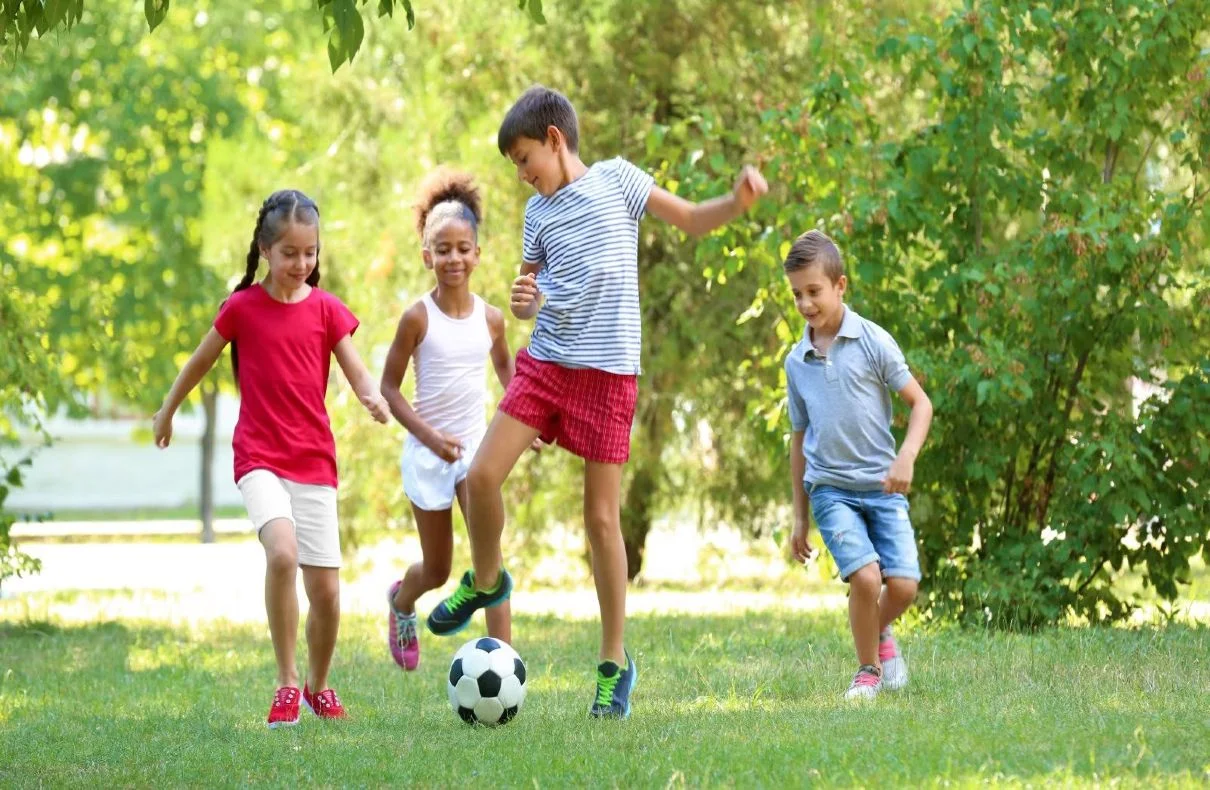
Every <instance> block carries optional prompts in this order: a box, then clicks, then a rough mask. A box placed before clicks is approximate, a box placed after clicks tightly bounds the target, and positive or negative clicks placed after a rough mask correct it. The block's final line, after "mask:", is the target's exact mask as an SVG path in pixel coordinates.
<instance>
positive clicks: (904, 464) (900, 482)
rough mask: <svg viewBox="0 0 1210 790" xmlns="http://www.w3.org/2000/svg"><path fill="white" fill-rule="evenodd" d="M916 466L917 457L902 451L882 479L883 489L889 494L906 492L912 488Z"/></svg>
mask: <svg viewBox="0 0 1210 790" xmlns="http://www.w3.org/2000/svg"><path fill="white" fill-rule="evenodd" d="M915 466H916V463H915V459H913V458H911V457H910V456H905V455H903V454H902V453H900V454H899V455H898V456H897V457H896V458H895V461H894V463H892V464H891V469H890V471H889V472H887V476H886V479H885V480H883V481H882V490H883V492H885V493H887V494H906V493H908V492H909V491H911V490H912V470H913V469H914V467H915Z"/></svg>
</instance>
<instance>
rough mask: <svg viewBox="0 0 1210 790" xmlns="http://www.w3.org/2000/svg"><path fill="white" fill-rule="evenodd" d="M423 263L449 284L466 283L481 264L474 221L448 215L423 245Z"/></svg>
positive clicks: (460, 284) (439, 281) (443, 281)
mask: <svg viewBox="0 0 1210 790" xmlns="http://www.w3.org/2000/svg"><path fill="white" fill-rule="evenodd" d="M424 265H425V267H427V268H429V269H432V270H433V274H435V275H437V282H438V283H440V284H441V285H442V286H445V287H447V288H456V287H459V286H464V285H466V283H467V281H468V280H470V276H471V272H473V271H474V270H475V267H476V266H478V265H479V239H478V236H477V235H476V233H475V228H474V226H473V225H471V223H469V222H467V221H466V220H463V219H449V220H446V221H445V222H442V223H441V224H440V225H439V226H437V227H436V228H434V229H433V230H432V231H430V233H429V237H428V245H427V246H426V247H425V248H424Z"/></svg>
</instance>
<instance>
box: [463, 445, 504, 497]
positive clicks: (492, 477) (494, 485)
mask: <svg viewBox="0 0 1210 790" xmlns="http://www.w3.org/2000/svg"><path fill="white" fill-rule="evenodd" d="M507 474H508V473H507V472H504V473H501V471H500V470H498V469H494V468H493V467H492V463H491V461H489V460H487V459H486V458H485V457H484V456H483V455H480V454H476V455H475V458H474V460H473V461H471V468H470V469H468V470H467V472H466V488H467V491H474V492H475V493H480V492H485V491H488V492H490V491H499V490H500V488H501V486H503V485H504V478H505V477H506V476H507Z"/></svg>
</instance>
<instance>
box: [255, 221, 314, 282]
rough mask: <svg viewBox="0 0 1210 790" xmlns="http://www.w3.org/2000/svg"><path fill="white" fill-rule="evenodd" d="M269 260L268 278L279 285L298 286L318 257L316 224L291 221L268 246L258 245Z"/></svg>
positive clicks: (308, 275) (304, 280)
mask: <svg viewBox="0 0 1210 790" xmlns="http://www.w3.org/2000/svg"><path fill="white" fill-rule="evenodd" d="M261 255H264V256H265V258H266V259H267V260H268V261H269V278H270V279H271V280H272V281H273V282H274V284H276V285H277V286H278V287H280V288H284V289H287V290H294V289H295V288H301V287H302V285H303V284H304V283H305V282H306V281H307V278H308V277H310V276H311V272H313V271H315V265H316V263H317V262H318V261H319V227H318V226H316V225H304V224H302V223H299V222H291V223H290V224H289V225H287V226H286V229H285V231H284V232H283V233H282V235H281V236H280V237H279V238H278V239H277V241H275V242H273V245H272V246H271V247H269V249H267V250H266V249H265V248H264V247H262V248H261Z"/></svg>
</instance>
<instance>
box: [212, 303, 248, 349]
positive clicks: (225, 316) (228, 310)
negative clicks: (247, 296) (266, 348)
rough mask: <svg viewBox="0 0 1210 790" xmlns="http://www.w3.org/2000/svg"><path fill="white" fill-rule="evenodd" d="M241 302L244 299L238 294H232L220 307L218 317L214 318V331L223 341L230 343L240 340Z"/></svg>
mask: <svg viewBox="0 0 1210 790" xmlns="http://www.w3.org/2000/svg"><path fill="white" fill-rule="evenodd" d="M241 302H243V299H242V298H241V297H240V296H239V295H238V294H231V295H230V296H228V297H227V299H226V301H224V302H223V303H222V304H221V305H219V308H218V315H216V316H215V317H214V331H216V332H218V333H219V334H220V335H222V336H223V340H226V341H227V342H228V343H230V342H231V341H233V340H238V339H239V324H240V313H241V310H240V304H241Z"/></svg>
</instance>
